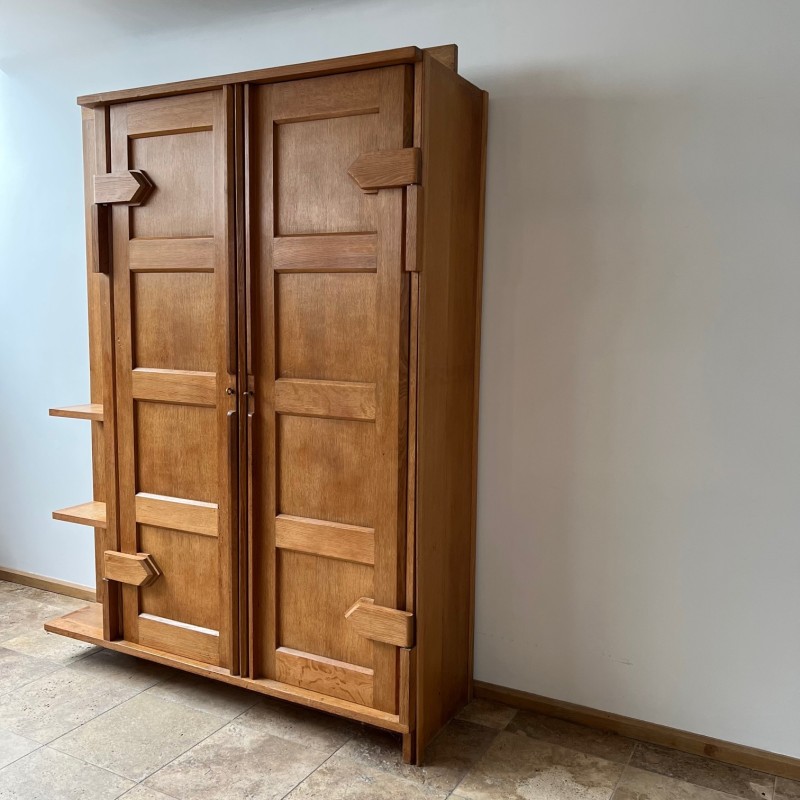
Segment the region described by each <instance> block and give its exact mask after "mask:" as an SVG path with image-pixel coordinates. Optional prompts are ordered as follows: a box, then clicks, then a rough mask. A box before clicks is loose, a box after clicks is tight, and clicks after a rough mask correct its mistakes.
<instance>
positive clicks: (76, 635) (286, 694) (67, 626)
mask: <svg viewBox="0 0 800 800" xmlns="http://www.w3.org/2000/svg"><path fill="white" fill-rule="evenodd" d="M44 629H45V630H46V631H48V632H50V633H57V634H59V635H60V636H67V637H69V638H70V639H78V640H80V641H82V642H88V643H89V644H95V645H98V646H99V647H105V648H107V649H109V650H116V651H117V652H119V653H126V654H127V655H131V656H137V657H138V658H143V659H146V660H147V661H155V662H156V663H157V664H163V665H165V666H167V667H175V669H181V670H184V671H185V672H191V673H193V674H195V675H203V676H205V677H206V678H213V679H214V680H218V681H222V682H223V683H228V684H231V685H232V686H240V687H242V688H243V689H250V690H252V691H254V692H260V693H261V694H266V695H269V696H270V697H276V698H278V699H279V700H287V701H289V702H291V703H297V704H299V705H303V706H307V707H309V708H315V709H317V710H318V711H325V712H327V713H329V714H335V715H336V716H339V717H346V718H347V719H353V720H356V721H357V722H364V723H366V724H367V725H374V726H375V727H376V728H383V729H384V730H388V731H394V732H396V733H403V734H407V733H408V732H409V728H408V725H404V724H402V723H401V722H400V718H399V716H398V715H396V714H388V713H386V712H385V711H378V710H377V709H374V708H369V707H367V706H361V705H358V704H357V703H351V702H349V701H347V700H339V699H337V698H335V697H328V696H327V695H324V694H319V693H318V692H312V691H310V690H309V689H301V688H300V687H298V686H291V685H290V684H288V683H281V682H280V681H274V680H270V679H268V678H240V677H238V676H237V675H231V674H230V672H228V670H226V669H223V668H222V667H215V666H212V665H211V664H204V663H203V662H202V661H194V660H192V659H190V658H183V657H182V656H175V655H172V654H171V653H166V652H164V651H162V650H155V649H153V648H152V647H144V646H143V645H140V644H136V643H135V642H128V641H126V640H125V639H118V640H115V641H108V640H106V639H104V638H103V607H102V606H101V605H100V604H99V603H90V604H89V605H88V606H86V607H85V608H80V609H78V610H77V611H72V612H70V613H69V614H65V615H64V616H62V617H57V618H56V619H53V620H50V621H49V622H46V623H45V625H44Z"/></svg>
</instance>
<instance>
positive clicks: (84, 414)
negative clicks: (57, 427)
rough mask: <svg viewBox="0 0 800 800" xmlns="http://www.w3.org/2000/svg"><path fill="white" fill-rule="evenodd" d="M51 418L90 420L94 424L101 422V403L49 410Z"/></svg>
mask: <svg viewBox="0 0 800 800" xmlns="http://www.w3.org/2000/svg"><path fill="white" fill-rule="evenodd" d="M50 416H51V417H69V418H70V419H91V420H94V421H95V422H102V421H103V406H102V404H101V403H88V404H86V405H83V406H65V407H64V408H51V409H50Z"/></svg>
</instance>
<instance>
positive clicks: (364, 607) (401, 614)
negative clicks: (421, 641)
mask: <svg viewBox="0 0 800 800" xmlns="http://www.w3.org/2000/svg"><path fill="white" fill-rule="evenodd" d="M344 617H345V619H346V620H347V621H348V622H349V623H350V624H351V625H352V626H353V628H354V630H355V631H356V632H357V633H358V635H359V636H364V637H366V638H367V639H372V640H373V641H375V642H385V643H386V644H392V645H394V646H395V647H412V646H413V645H414V615H413V614H412V613H411V612H410V611H399V610H398V609H396V608H386V607H385V606H378V605H375V601H374V600H373V599H372V598H370V597H361V598H360V599H358V600H357V601H356V602H355V603H353V605H352V606H351V607H350V608H349V609H347V611H346V612H345V615H344Z"/></svg>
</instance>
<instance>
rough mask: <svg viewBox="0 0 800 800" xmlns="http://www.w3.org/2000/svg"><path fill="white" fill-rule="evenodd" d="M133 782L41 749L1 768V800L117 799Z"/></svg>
mask: <svg viewBox="0 0 800 800" xmlns="http://www.w3.org/2000/svg"><path fill="white" fill-rule="evenodd" d="M132 786H133V783H132V782H131V781H129V780H126V779H125V778H121V777H120V776H119V775H114V774H112V773H111V772H106V770H104V769H100V768H98V767H92V766H90V765H89V764H84V763H83V762H82V761H79V760H78V759H76V758H72V757H71V756H68V755H66V754H64V753H59V752H56V751H55V750H51V749H50V748H49V747H41V748H40V749H38V750H35V751H34V752H33V753H31V754H30V755H27V756H25V757H24V758H21V759H19V761H15V762H14V763H13V764H11V765H9V766H7V767H5V768H4V769H0V798H2V800H114V798H117V797H120V796H121V795H123V794H124V793H125V792H126V791H127V790H128V789H130V788H131V787H132Z"/></svg>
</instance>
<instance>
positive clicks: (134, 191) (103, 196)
mask: <svg viewBox="0 0 800 800" xmlns="http://www.w3.org/2000/svg"><path fill="white" fill-rule="evenodd" d="M152 190H153V183H152V181H151V180H150V178H149V177H148V176H147V174H146V173H144V172H142V170H138V169H130V170H126V171H124V172H109V173H104V174H101V175H95V176H94V202H95V203H103V204H106V203H124V204H126V205H129V206H139V205H141V204H142V203H144V202H145V200H146V199H147V197H148V195H149V194H150V192H152Z"/></svg>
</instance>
